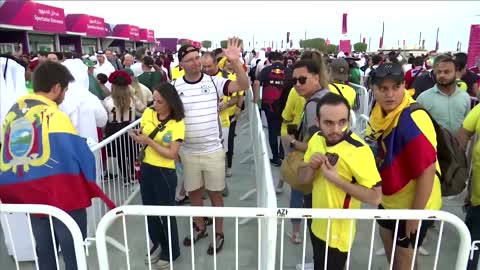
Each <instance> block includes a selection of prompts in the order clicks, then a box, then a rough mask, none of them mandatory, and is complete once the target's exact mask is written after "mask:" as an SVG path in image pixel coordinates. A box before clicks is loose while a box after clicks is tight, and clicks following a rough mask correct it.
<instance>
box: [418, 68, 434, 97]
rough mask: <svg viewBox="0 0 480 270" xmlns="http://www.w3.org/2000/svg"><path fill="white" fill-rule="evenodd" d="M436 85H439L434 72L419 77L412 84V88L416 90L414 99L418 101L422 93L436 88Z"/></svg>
mask: <svg viewBox="0 0 480 270" xmlns="http://www.w3.org/2000/svg"><path fill="white" fill-rule="evenodd" d="M435 83H437V80H436V79H435V74H433V70H432V71H429V72H424V73H423V74H420V75H418V76H417V78H416V79H415V81H413V83H412V87H413V88H415V94H414V95H413V98H414V99H416V98H417V97H418V96H419V95H420V94H421V93H423V92H424V91H426V90H428V89H430V88H432V87H434V86H435Z"/></svg>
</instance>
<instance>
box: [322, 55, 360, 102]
mask: <svg viewBox="0 0 480 270" xmlns="http://www.w3.org/2000/svg"><path fill="white" fill-rule="evenodd" d="M348 70H349V67H348V63H347V61H346V60H345V59H343V58H336V59H333V60H332V62H331V63H330V79H331V80H332V82H331V83H330V84H329V85H328V88H329V89H330V92H332V93H335V94H337V95H340V96H342V97H344V98H346V99H347V100H348V104H349V105H350V108H353V105H354V104H355V98H356V96H357V92H355V89H353V88H352V87H351V86H350V85H348V84H346V82H347V81H348V76H349V73H348Z"/></svg>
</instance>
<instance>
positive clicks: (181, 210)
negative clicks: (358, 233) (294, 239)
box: [96, 205, 471, 270]
mask: <svg viewBox="0 0 480 270" xmlns="http://www.w3.org/2000/svg"><path fill="white" fill-rule="evenodd" d="M129 216H130V217H131V216H138V217H143V219H144V223H145V224H144V228H142V230H144V231H143V232H142V233H140V232H139V230H140V228H139V227H138V226H136V229H137V230H135V234H136V235H137V236H138V237H140V238H145V239H147V241H146V243H145V244H144V247H143V248H142V249H144V250H145V252H147V251H148V250H150V243H149V240H148V226H147V216H167V220H168V230H170V217H171V216H176V217H188V218H189V221H190V222H189V223H190V228H192V224H193V217H194V216H209V217H224V218H226V219H234V221H235V231H234V236H233V237H232V236H227V235H226V237H228V238H229V239H235V251H234V254H235V258H234V260H232V261H229V263H230V262H231V266H234V268H233V269H239V248H238V242H239V239H241V237H242V235H239V226H238V225H239V218H255V219H256V220H257V225H258V235H257V238H256V239H254V240H252V241H251V243H256V245H257V251H258V260H257V268H256V269H259V270H273V269H285V268H284V240H283V239H284V238H283V237H281V238H280V239H281V240H280V243H279V247H278V246H277V244H276V243H272V242H271V241H270V239H269V237H270V235H269V232H267V233H265V231H264V230H263V229H262V226H263V224H264V223H273V224H275V226H272V227H271V230H273V231H275V233H276V231H277V230H279V229H278V227H277V223H280V225H281V226H280V231H279V233H280V235H283V233H284V228H285V220H286V219H292V218H300V219H304V221H305V222H304V223H303V224H304V232H303V246H302V257H301V258H299V259H301V261H302V269H304V266H305V257H306V246H307V242H309V241H308V239H307V231H308V228H307V222H306V220H307V219H312V218H313V219H326V220H328V227H327V235H330V223H331V220H338V219H342V220H350V221H351V226H350V233H349V237H350V238H352V229H353V226H356V225H355V222H354V221H357V220H358V221H363V222H371V224H372V225H371V232H370V237H371V238H370V243H369V252H368V265H367V267H366V268H359V265H358V264H355V265H354V264H353V263H352V260H351V253H352V250H355V249H354V248H350V249H349V252H348V257H347V262H346V268H345V269H372V266H373V248H374V241H375V231H376V220H378V219H388V220H396V221H397V222H396V229H395V233H394V235H395V236H396V235H397V233H398V221H399V220H405V219H417V220H434V221H438V222H439V227H440V229H439V237H438V241H437V243H436V251H435V257H434V262H433V267H432V269H437V268H438V266H439V265H440V264H439V260H442V261H441V263H443V264H445V263H447V265H448V267H449V268H448V269H456V270H464V269H465V267H466V265H467V262H468V259H469V254H470V242H471V239H470V233H469V231H468V229H467V227H466V225H465V224H464V222H463V221H462V220H461V219H460V218H458V217H457V216H455V215H453V214H450V213H447V212H443V211H428V210H379V209H373V210H367V209H298V208H295V209H293V208H284V209H275V208H239V207H222V208H216V207H167V206H133V205H132V206H122V207H119V208H116V209H114V210H112V211H110V212H109V213H107V214H106V215H105V216H104V218H103V219H102V220H101V222H100V224H99V226H98V230H97V233H96V235H97V239H96V244H97V252H98V263H99V266H100V270H108V269H111V267H110V264H109V262H111V261H115V262H118V261H119V260H125V264H126V267H127V269H131V265H130V264H131V262H132V258H131V250H132V249H131V248H129V246H128V241H127V239H128V232H127V229H126V228H127V222H126V220H127V217H129ZM214 220H215V219H214ZM115 223H121V224H120V225H121V227H122V228H123V238H124V245H125V246H126V249H125V252H124V253H123V254H121V255H118V254H117V256H116V257H115V258H110V257H109V256H110V255H111V254H110V253H109V252H108V249H107V245H106V235H107V233H108V231H109V228H110V227H111V226H112V225H114V224H115ZM445 223H447V224H449V225H451V226H452V227H453V228H454V229H455V231H456V232H457V234H451V235H458V241H455V242H454V243H458V249H457V250H456V260H454V261H449V262H445V259H446V258H445V257H443V258H441V256H440V255H442V253H441V252H440V250H441V248H442V247H443V248H448V245H446V243H444V241H442V239H443V235H444V232H445ZM214 228H215V226H213V230H214V231H213V235H215V229H214ZM449 228H450V227H449ZM447 232H449V230H447ZM192 235H193V229H190V236H192ZM248 237H249V238H250V237H253V238H254V237H255V234H251V233H250V234H249V235H248ZM395 239H396V237H395ZM168 240H169V245H170V247H171V237H170V234H169V239H168ZM395 241H396V240H394V248H393V250H392V254H394V253H395ZM326 242H327V245H328V242H329V237H327V240H326ZM442 244H443V246H442ZM449 245H450V244H449ZM251 247H252V248H254V245H251ZM278 248H279V259H278V261H277V260H276V257H275V255H276V250H277V249H278ZM417 249H418V236H417V238H416V239H415V247H414V256H413V261H415V260H416V257H417ZM135 250H138V247H136V249H135ZM224 252H225V251H224ZM355 252H359V250H358V249H356V250H355ZM361 252H362V253H365V252H364V250H363V248H362V250H361ZM289 255H290V258H291V254H289ZM444 255H445V253H443V256H444ZM109 258H110V259H109ZM137 258H138V257H137ZM198 258H200V257H199V256H198V255H195V249H194V248H193V246H192V247H191V258H190V260H189V263H190V264H189V267H188V268H190V269H192V270H195V269H203V268H201V267H200V266H199V265H196V263H195V259H198ZM229 258H230V257H229ZM365 258H366V257H365ZM142 259H143V258H142ZM328 259H329V258H328V253H327V256H326V258H325V265H326V262H327V261H328ZM449 259H450V258H449ZM393 260H395V257H393ZM183 262H185V261H184V260H183ZM203 262H205V261H204V260H203ZM197 264H198V263H197ZM450 264H451V265H450ZM174 265H175V262H173V261H172V260H171V258H170V269H173V268H174ZM150 267H151V266H149V268H150ZM392 267H393V264H391V265H390V268H389V269H392ZM450 267H451V268H450ZM212 268H213V269H214V270H216V269H220V268H219V266H218V265H217V260H216V254H214V257H213V267H212ZM229 269H232V268H229ZM325 269H327V268H326V267H325ZM412 269H414V268H413V265H412ZM422 269H425V268H422Z"/></svg>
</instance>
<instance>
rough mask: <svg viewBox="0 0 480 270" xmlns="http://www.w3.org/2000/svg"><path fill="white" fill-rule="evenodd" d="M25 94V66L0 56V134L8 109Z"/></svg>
mask: <svg viewBox="0 0 480 270" xmlns="http://www.w3.org/2000/svg"><path fill="white" fill-rule="evenodd" d="M4 75H5V76H4ZM26 94H28V91H27V86H26V84H25V68H24V67H23V66H21V65H20V64H18V63H17V62H16V61H15V60H12V59H9V58H6V57H0V134H3V133H2V132H3V131H2V126H3V125H2V123H3V121H4V120H5V116H6V115H7V113H8V111H9V110H10V108H12V106H13V104H15V102H17V100H18V99H19V98H20V97H21V96H23V95H26Z"/></svg>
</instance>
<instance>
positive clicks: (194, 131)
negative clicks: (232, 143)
mask: <svg viewBox="0 0 480 270" xmlns="http://www.w3.org/2000/svg"><path fill="white" fill-rule="evenodd" d="M229 83H230V80H227V79H225V78H220V77H216V76H214V77H212V76H209V75H207V74H203V73H202V77H201V78H200V79H199V80H198V81H195V82H189V81H187V80H185V77H181V78H178V79H177V80H175V81H173V82H172V84H173V85H174V86H175V88H176V89H177V91H178V95H179V96H180V99H181V100H182V102H183V106H184V109H185V119H184V121H185V140H184V142H183V144H182V149H181V151H182V152H183V153H186V154H191V155H201V154H208V153H213V152H216V151H219V150H222V148H223V146H222V140H221V136H222V128H221V125H220V118H219V113H218V103H219V100H220V99H221V98H222V97H223V96H224V95H228V85H229Z"/></svg>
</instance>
